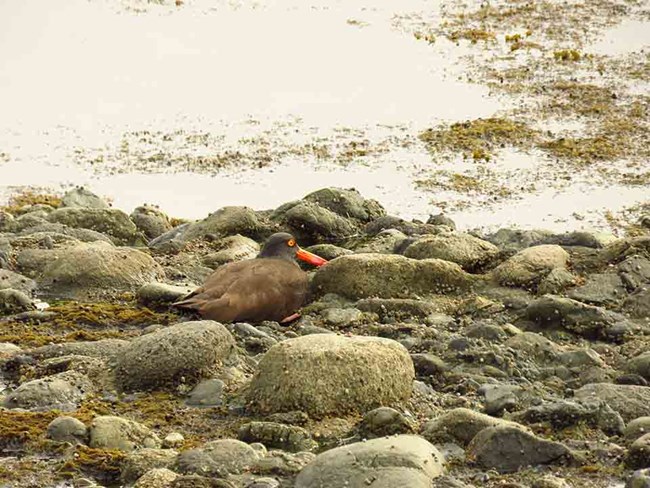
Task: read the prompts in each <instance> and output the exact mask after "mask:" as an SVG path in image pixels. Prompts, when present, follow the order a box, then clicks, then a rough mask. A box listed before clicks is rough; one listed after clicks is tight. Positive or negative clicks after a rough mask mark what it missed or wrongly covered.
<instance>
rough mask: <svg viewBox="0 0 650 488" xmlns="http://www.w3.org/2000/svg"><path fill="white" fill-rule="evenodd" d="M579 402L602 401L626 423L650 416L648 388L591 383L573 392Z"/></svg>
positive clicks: (649, 391)
mask: <svg viewBox="0 0 650 488" xmlns="http://www.w3.org/2000/svg"><path fill="white" fill-rule="evenodd" d="M575 398H576V399H577V400H580V401H587V402H588V401H593V400H602V401H603V402H605V403H607V404H608V405H609V406H610V407H612V409H614V410H615V411H617V412H618V413H619V414H620V415H621V417H623V420H625V421H626V422H628V421H630V420H633V419H635V418H638V417H643V416H649V415H650V388H647V387H644V386H635V385H614V384H611V383H591V384H588V385H585V386H583V387H582V388H580V389H579V390H576V392H575Z"/></svg>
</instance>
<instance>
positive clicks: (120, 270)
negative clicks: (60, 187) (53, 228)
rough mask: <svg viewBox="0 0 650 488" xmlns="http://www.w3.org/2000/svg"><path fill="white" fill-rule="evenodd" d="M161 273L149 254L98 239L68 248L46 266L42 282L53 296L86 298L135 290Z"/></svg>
mask: <svg viewBox="0 0 650 488" xmlns="http://www.w3.org/2000/svg"><path fill="white" fill-rule="evenodd" d="M161 275H162V269H161V268H160V266H158V264H157V263H156V262H155V261H154V260H153V258H152V257H151V256H149V255H148V254H145V253H143V252H142V251H138V250H136V249H131V248H119V247H113V246H111V245H110V244H108V243H106V242H101V241H97V242H92V243H87V244H86V243H84V244H79V245H77V246H74V247H72V248H70V249H67V250H66V252H65V253H63V254H62V255H60V256H59V257H57V258H56V259H54V260H53V261H52V262H49V263H48V264H47V265H46V266H45V269H44V270H43V274H42V276H41V277H40V278H39V280H38V281H39V283H40V284H41V286H42V287H43V289H44V290H45V291H46V293H47V295H49V296H55V297H57V298H70V299H75V300H83V299H88V298H93V297H95V296H100V295H106V294H111V293H113V294H114V293H121V292H128V291H135V290H137V289H138V288H139V287H141V286H142V285H144V284H146V283H149V282H151V281H155V279H156V278H157V277H159V276H161Z"/></svg>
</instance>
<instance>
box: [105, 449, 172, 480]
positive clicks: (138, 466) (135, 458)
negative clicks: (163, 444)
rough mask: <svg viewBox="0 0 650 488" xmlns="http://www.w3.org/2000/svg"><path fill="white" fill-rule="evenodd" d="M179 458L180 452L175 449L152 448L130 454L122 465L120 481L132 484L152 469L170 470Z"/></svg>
mask: <svg viewBox="0 0 650 488" xmlns="http://www.w3.org/2000/svg"><path fill="white" fill-rule="evenodd" d="M118 449H119V448H118ZM177 456H178V452H177V451H175V450H173V449H158V448H150V447H145V448H141V449H137V450H135V451H131V452H128V453H127V454H126V456H125V457H124V461H123V463H122V469H121V475H120V480H121V481H122V483H125V484H131V483H133V482H134V481H136V480H137V479H140V478H141V477H142V476H143V475H144V474H146V473H147V472H149V471H150V470H152V469H162V468H170V467H171V466H172V465H173V464H174V461H175V460H176V457H177Z"/></svg>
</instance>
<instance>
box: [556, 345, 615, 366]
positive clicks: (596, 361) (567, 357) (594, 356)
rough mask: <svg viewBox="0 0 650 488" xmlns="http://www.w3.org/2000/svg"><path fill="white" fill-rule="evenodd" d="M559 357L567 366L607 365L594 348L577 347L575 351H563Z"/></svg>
mask: <svg viewBox="0 0 650 488" xmlns="http://www.w3.org/2000/svg"><path fill="white" fill-rule="evenodd" d="M558 359H559V360H560V362H561V363H562V364H563V365H564V366H566V367H567V368H584V367H590V366H598V367H600V368H603V367H605V366H606V364H605V361H603V359H602V358H601V357H600V354H598V353H597V352H596V351H594V350H593V349H577V350H575V351H567V352H563V353H562V354H560V356H559V357H558Z"/></svg>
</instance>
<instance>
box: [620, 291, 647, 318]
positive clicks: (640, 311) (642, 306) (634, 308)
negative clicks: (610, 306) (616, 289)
mask: <svg viewBox="0 0 650 488" xmlns="http://www.w3.org/2000/svg"><path fill="white" fill-rule="evenodd" d="M623 310H624V311H625V312H627V313H629V314H630V316H632V317H634V318H637V319H648V317H650V286H649V287H646V288H641V289H639V290H638V291H637V292H636V293H634V294H632V295H630V296H629V297H628V298H627V299H626V300H625V302H623Z"/></svg>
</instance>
